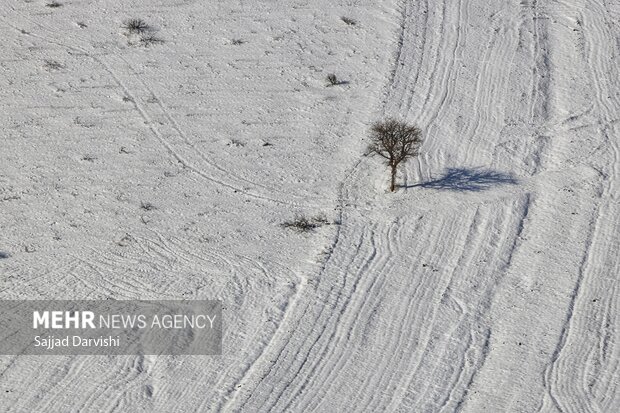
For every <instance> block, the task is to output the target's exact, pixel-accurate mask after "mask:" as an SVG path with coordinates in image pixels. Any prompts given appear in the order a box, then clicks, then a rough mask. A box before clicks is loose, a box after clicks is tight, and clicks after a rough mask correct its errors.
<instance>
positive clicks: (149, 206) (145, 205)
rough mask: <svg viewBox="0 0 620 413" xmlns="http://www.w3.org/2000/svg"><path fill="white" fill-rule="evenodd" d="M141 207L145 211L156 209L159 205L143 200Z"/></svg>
mask: <svg viewBox="0 0 620 413" xmlns="http://www.w3.org/2000/svg"><path fill="white" fill-rule="evenodd" d="M140 208H142V209H143V210H145V211H154V210H156V209H157V207H156V206H155V205H153V204H151V203H150V202H142V203H141V204H140Z"/></svg>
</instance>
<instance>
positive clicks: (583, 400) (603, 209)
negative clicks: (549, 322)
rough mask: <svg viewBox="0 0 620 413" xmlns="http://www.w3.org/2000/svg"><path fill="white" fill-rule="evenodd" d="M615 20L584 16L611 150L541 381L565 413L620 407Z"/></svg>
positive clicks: (591, 10) (601, 11)
mask: <svg viewBox="0 0 620 413" xmlns="http://www.w3.org/2000/svg"><path fill="white" fill-rule="evenodd" d="M618 12H620V10H618V11H616V13H615V14H614V12H613V11H611V10H610V9H609V7H608V6H607V5H606V4H605V2H599V1H589V2H587V5H586V11H584V12H582V13H583V14H582V16H583V29H584V37H585V43H586V52H587V55H588V60H587V62H588V63H589V64H590V65H591V67H590V71H589V72H588V74H589V75H590V82H591V84H592V85H593V87H594V90H595V110H596V112H597V115H598V117H599V124H600V125H601V126H600V127H599V128H598V133H599V134H600V136H602V137H603V141H604V142H607V143H608V144H609V146H610V151H611V153H610V156H611V159H610V162H609V164H607V165H603V169H602V170H601V173H602V174H603V176H604V181H603V184H602V193H601V195H600V197H601V202H600V204H599V205H598V208H597V212H596V221H595V222H593V225H592V232H591V234H590V235H589V238H588V243H587V250H586V254H585V255H584V260H583V263H582V266H581V268H580V271H579V278H578V279H577V281H576V284H575V288H574V290H573V292H572V294H571V300H570V303H569V306H568V310H567V314H566V320H565V321H564V325H563V328H562V334H561V337H560V339H559V341H558V343H557V346H556V349H555V351H554V353H553V356H552V359H551V362H550V364H549V366H548V367H547V369H546V370H545V375H544V380H545V387H546V389H547V391H548V396H549V400H550V401H549V400H547V399H545V400H544V403H543V405H542V408H547V407H548V406H549V404H552V405H553V406H554V407H555V408H557V409H558V410H560V411H562V412H606V411H610V409H613V406H617V405H618V403H620V388H619V385H618V384H617V383H616V384H613V383H614V377H616V378H617V377H618V375H619V372H620V348H619V347H618V346H617V345H616V343H617V342H618V337H619V336H620V332H619V331H618V325H619V321H618V310H620V308H619V306H620V302H619V299H618V280H617V277H616V276H615V275H617V274H618V273H620V260H619V259H618V256H617V251H618V248H619V245H618V239H619V236H620V234H619V233H618V228H620V214H619V211H618V199H619V196H618V182H619V179H618V178H619V177H620V176H619V175H620V171H619V168H620V165H619V162H620V156H619V151H618V136H620V130H618V126H617V124H616V123H615V121H614V120H615V118H616V116H617V113H618V111H620V98H619V97H618V88H617V86H614V83H615V82H617V79H618V77H619V76H620V71H619V70H618V66H617V63H615V62H614V60H615V59H617V58H618V49H617V48H616V49H614V48H613V45H614V36H618V35H619V34H620V26H619V25H618V21H619V20H618V18H619V17H620V13H618ZM614 18H615V21H614V20H612V19H614ZM612 29H615V32H614V31H613V30H612ZM614 90H615V93H613V91H614Z"/></svg>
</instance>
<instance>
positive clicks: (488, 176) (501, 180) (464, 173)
mask: <svg viewBox="0 0 620 413" xmlns="http://www.w3.org/2000/svg"><path fill="white" fill-rule="evenodd" d="M517 183H518V181H517V179H516V178H515V177H514V176H513V175H512V174H510V173H504V172H499V171H492V170H489V169H484V168H447V169H446V170H445V172H444V173H443V175H442V176H441V177H439V178H435V179H433V180H431V181H428V182H423V183H421V184H415V185H407V186H406V188H415V187H420V188H432V189H441V190H446V191H459V192H479V191H485V190H487V189H490V188H491V187H493V186H498V185H516V184H517Z"/></svg>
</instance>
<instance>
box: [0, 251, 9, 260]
mask: <svg viewBox="0 0 620 413" xmlns="http://www.w3.org/2000/svg"><path fill="white" fill-rule="evenodd" d="M10 256H11V254H9V253H8V252H6V251H0V260H3V259H6V258H9V257H10Z"/></svg>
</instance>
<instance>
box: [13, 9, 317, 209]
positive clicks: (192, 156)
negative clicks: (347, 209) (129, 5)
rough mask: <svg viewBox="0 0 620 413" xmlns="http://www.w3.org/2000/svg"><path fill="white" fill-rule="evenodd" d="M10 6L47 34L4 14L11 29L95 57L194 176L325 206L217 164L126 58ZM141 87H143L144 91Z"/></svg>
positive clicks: (282, 201)
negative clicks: (61, 36) (62, 35)
mask: <svg viewBox="0 0 620 413" xmlns="http://www.w3.org/2000/svg"><path fill="white" fill-rule="evenodd" d="M10 8H11V10H12V12H13V13H14V14H16V15H18V16H20V17H21V18H22V19H24V20H27V21H29V22H31V23H32V24H34V25H36V26H37V28H39V29H41V30H43V31H45V32H46V33H47V34H48V35H49V36H48V37H46V36H42V35H38V34H35V33H31V32H27V31H23V30H22V29H20V28H18V27H17V26H15V25H14V24H13V23H11V22H10V20H9V19H8V18H7V17H4V20H5V23H6V24H7V25H8V26H10V27H12V28H14V29H15V30H18V31H19V32H20V33H22V34H24V35H27V36H30V37H35V38H38V39H40V40H42V41H44V42H46V43H52V44H56V45H58V46H61V47H63V48H65V49H67V50H70V51H73V52H74V53H76V52H77V53H78V54H82V55H84V56H87V57H88V58H90V59H92V60H94V61H95V62H97V63H98V64H99V65H101V66H102V67H103V68H104V69H105V70H106V72H108V73H109V74H110V76H111V77H112V79H113V80H114V82H115V83H116V84H117V85H118V86H119V87H120V88H121V89H122V90H123V92H124V93H125V94H126V96H128V97H130V98H131V101H132V104H133V105H134V107H135V108H136V110H137V111H138V113H139V114H140V116H141V117H142V118H143V119H144V121H145V124H146V125H147V127H148V128H149V130H150V131H151V132H152V133H153V135H154V136H155V137H156V138H157V139H158V140H159V142H160V143H161V144H162V145H163V146H164V147H165V148H166V150H167V151H168V152H169V153H170V154H171V155H172V156H173V157H174V158H175V159H176V160H177V161H178V162H180V163H181V164H182V165H183V166H184V167H185V168H187V169H189V170H191V171H193V172H194V173H196V174H197V175H199V176H201V177H202V178H204V179H206V180H208V181H211V182H213V183H215V184H218V185H220V186H223V187H226V188H228V189H231V190H232V191H234V192H235V193H242V194H244V195H246V196H249V197H252V198H255V199H259V200H263V201H268V202H272V203H276V204H281V205H288V206H291V207H323V206H325V203H318V204H315V203H312V202H308V200H307V197H304V196H298V195H296V194H289V193H287V194H286V196H284V197H277V196H274V195H275V194H282V195H284V193H283V192H282V191H279V190H278V189H276V188H273V187H268V186H265V185H263V184H260V183H257V182H254V181H251V180H248V179H246V178H242V177H239V176H237V175H236V174H234V173H233V172H231V171H228V170H226V169H224V168H222V167H221V166H219V165H217V164H216V163H215V162H213V161H211V160H210V159H209V158H208V157H207V156H205V155H204V153H202V152H201V151H200V150H199V149H198V148H196V147H195V145H194V144H193V143H191V142H190V141H189V139H188V138H187V136H186V134H185V133H184V132H183V131H182V130H181V129H180V128H179V125H178V123H177V121H176V120H175V119H174V118H173V117H172V115H170V113H169V110H168V109H167V108H166V106H165V105H164V103H163V101H162V100H161V98H159V97H157V95H155V93H154V92H153V91H152V89H151V88H149V87H148V86H147V85H146V83H145V82H144V81H143V80H142V79H141V78H140V76H139V74H137V73H136V71H135V70H134V69H133V67H131V65H130V64H129V63H128V62H127V61H126V60H125V59H123V58H122V57H117V56H114V55H112V54H108V55H106V54H97V53H96V52H95V50H94V49H93V48H92V47H91V46H90V45H80V44H81V43H84V44H85V43H87V42H86V41H85V40H83V39H78V38H77V37H75V36H74V37H72V38H71V39H72V40H73V41H74V42H75V43H76V44H75V45H70V44H67V43H66V42H64V41H61V40H58V39H56V37H55V36H56V31H55V30H53V29H51V28H49V27H47V26H45V25H43V24H41V23H38V22H36V21H34V20H32V19H30V18H29V17H28V16H25V15H23V14H22V13H20V12H19V11H17V10H16V9H15V7H14V6H10ZM114 58H116V59H117V60H116V62H115V63H116V64H115V65H114V67H115V68H118V67H125V68H126V70H125V74H126V76H125V77H124V78H123V79H121V76H119V74H118V72H117V70H118V69H117V70H113V69H112V67H111V66H110V64H109V63H108V60H110V59H114ZM128 81H134V82H133V83H132V84H131V88H130V87H128V84H127V82H128ZM144 90H146V92H145V91H144ZM137 91H142V92H143V93H140V94H139V95H138V93H137ZM152 96H155V97H157V103H156V105H157V106H158V107H159V109H160V111H161V112H160V114H161V115H162V116H163V117H164V118H165V119H166V120H167V121H168V122H167V123H162V122H160V123H159V125H160V127H164V126H167V127H169V128H170V129H171V130H172V131H171V132H170V133H168V134H166V135H165V136H164V134H162V133H161V132H160V130H159V128H158V127H157V126H156V122H155V121H154V119H155V118H156V117H157V116H156V115H157V114H156V113H152V112H151V109H150V107H152V106H153V105H148V104H147V103H144V104H142V103H141V102H142V101H143V100H144V101H146V100H147V99H149V98H150V97H152ZM209 169H211V171H210V172H205V171H206V170H209ZM217 175H221V176H217ZM248 184H249V185H252V186H254V187H257V188H263V189H267V190H269V191H270V192H271V193H267V194H265V193H261V192H257V191H255V190H254V189H249V188H247V187H246V186H247V185H248ZM273 193H275V194H273ZM291 198H293V199H296V201H291V200H290V199H291ZM325 201H327V200H325Z"/></svg>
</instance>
